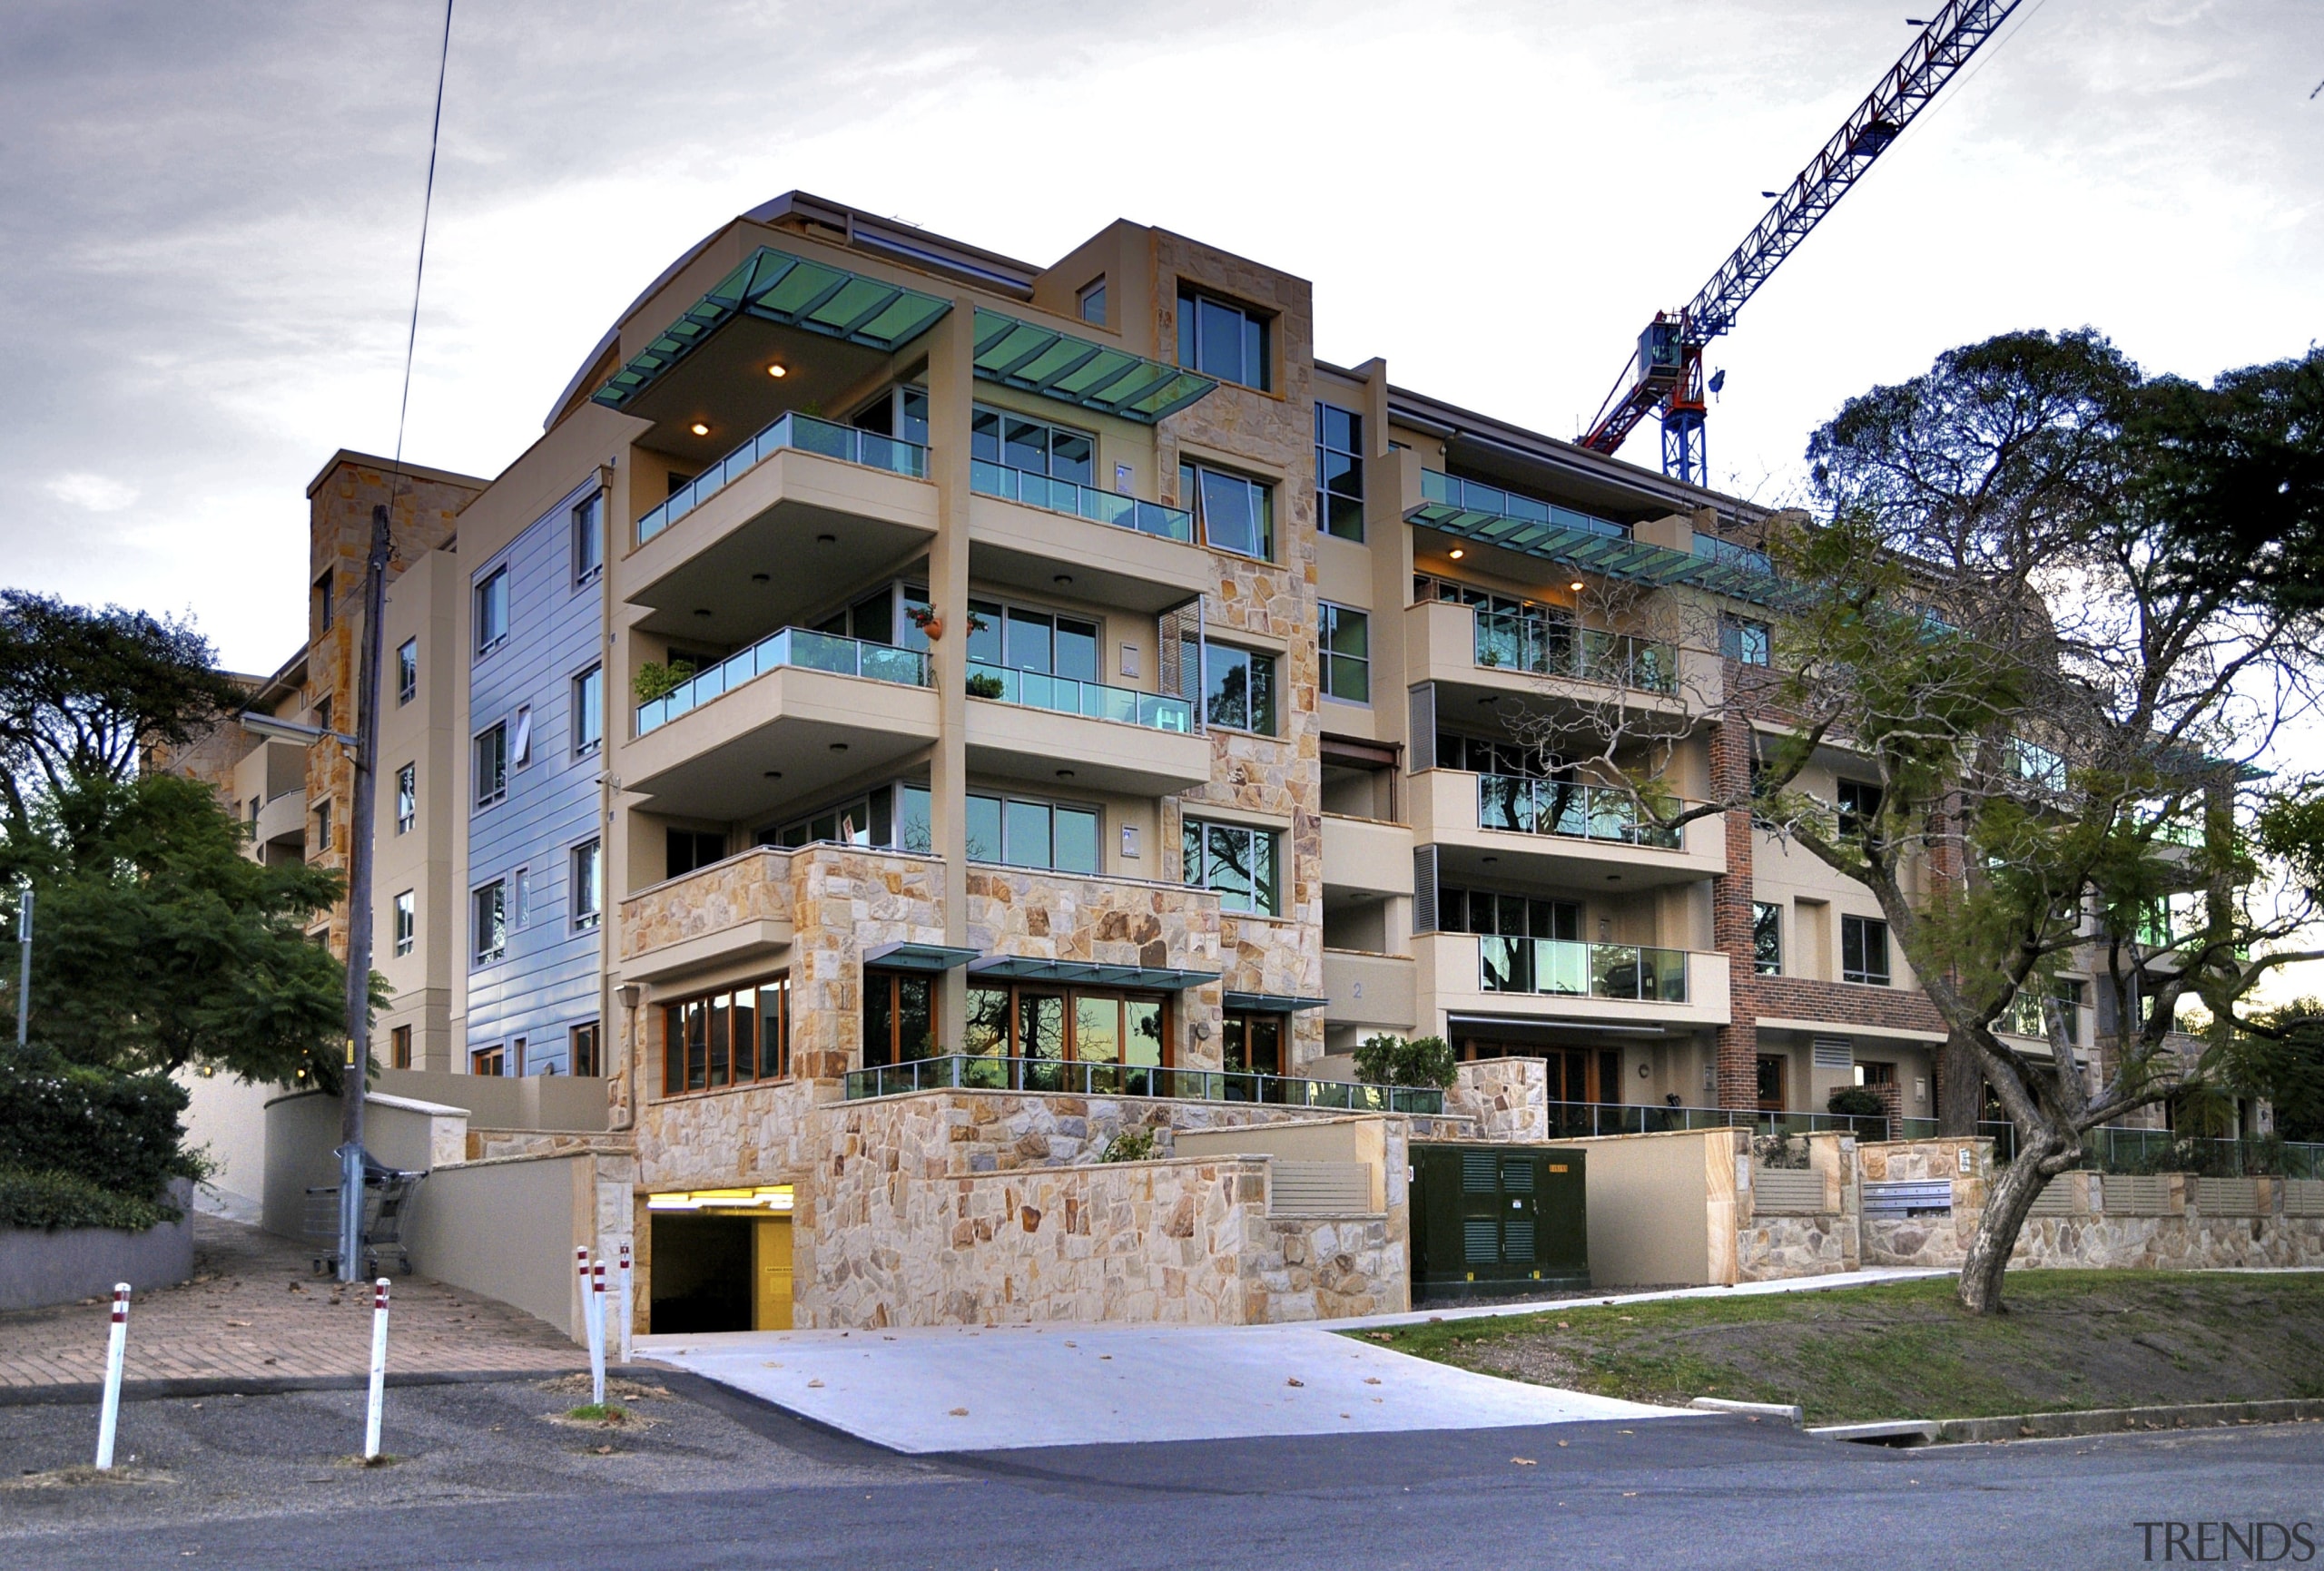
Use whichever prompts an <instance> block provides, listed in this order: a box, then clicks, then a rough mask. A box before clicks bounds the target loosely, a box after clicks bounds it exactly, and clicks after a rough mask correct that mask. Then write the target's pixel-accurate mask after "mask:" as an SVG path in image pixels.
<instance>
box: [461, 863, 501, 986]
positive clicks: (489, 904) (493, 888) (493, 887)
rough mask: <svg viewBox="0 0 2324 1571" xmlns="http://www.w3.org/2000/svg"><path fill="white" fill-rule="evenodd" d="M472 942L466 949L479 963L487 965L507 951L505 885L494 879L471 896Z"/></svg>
mask: <svg viewBox="0 0 2324 1571" xmlns="http://www.w3.org/2000/svg"><path fill="white" fill-rule="evenodd" d="M471 898H472V900H473V903H474V910H475V917H474V921H473V924H472V931H473V934H474V938H475V942H474V943H473V944H472V945H471V946H470V948H469V953H470V954H472V955H474V956H475V957H476V963H477V964H478V965H479V966H486V965H490V964H491V963H492V962H493V961H495V960H497V959H500V958H501V957H504V956H506V955H507V953H508V886H507V884H505V883H503V882H501V881H500V880H499V879H493V880H492V882H490V883H488V884H487V885H485V886H484V887H483V888H482V889H478V890H477V891H476V893H475V895H474V896H473V897H471Z"/></svg>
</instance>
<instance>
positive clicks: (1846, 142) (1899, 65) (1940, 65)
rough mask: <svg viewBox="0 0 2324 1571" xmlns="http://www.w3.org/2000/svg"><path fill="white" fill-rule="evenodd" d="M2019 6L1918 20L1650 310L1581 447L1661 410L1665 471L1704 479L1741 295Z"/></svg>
mask: <svg viewBox="0 0 2324 1571" xmlns="http://www.w3.org/2000/svg"><path fill="white" fill-rule="evenodd" d="M2018 5H2019V0H1949V3H1948V4H1947V5H1945V7H1944V9H1943V10H1941V11H1939V12H1938V13H1937V14H1936V15H1935V16H1934V17H1932V18H1930V19H1929V20H1928V21H1927V22H1926V23H1925V24H1923V25H1922V30H1921V33H1920V35H1919V36H1918V37H1916V38H1915V39H1914V40H1913V42H1912V44H1911V45H1910V46H1909V47H1907V48H1906V49H1905V53H1904V54H1903V55H1902V56H1901V57H1900V58H1899V59H1898V60H1897V62H1896V64H1895V65H1894V66H1892V67H1890V69H1889V71H1888V74H1886V76H1883V77H1882V78H1881V79H1880V84H1879V85H1878V86H1877V87H1875V88H1874V89H1873V90H1872V92H1871V93H1870V94H1869V95H1868V96H1867V97H1866V99H1865V101H1864V102H1863V103H1859V104H1857V105H1856V110H1855V112H1854V113H1851V114H1850V115H1849V116H1848V117H1847V119H1846V121H1845V122H1843V123H1841V126H1840V128H1839V130H1837V131H1836V132H1834V133H1832V138H1831V140H1830V141H1829V142H1826V143H1825V144H1824V146H1823V150H1822V151H1821V152H1817V155H1816V156H1815V157H1814V158H1813V159H1811V160H1809V161H1808V164H1807V168H1805V169H1803V170H1801V171H1800V172H1799V173H1798V175H1797V178H1795V179H1794V180H1793V181H1792V182H1791V184H1790V185H1789V186H1788V187H1787V188H1786V189H1785V191H1783V193H1782V194H1781V195H1779V196H1777V198H1776V204H1775V205H1774V206H1773V207H1771V208H1769V209H1768V212H1767V216H1766V217H1765V218H1762V219H1761V220H1760V221H1758V226H1757V227H1756V228H1754V229H1753V230H1752V231H1751V232H1750V233H1749V234H1748V235H1747V236H1745V237H1744V240H1743V243H1742V244H1741V245H1738V246H1737V247H1736V248H1735V250H1734V252H1733V253H1732V254H1731V255H1729V256H1728V259H1727V260H1725V261H1724V262H1721V263H1720V264H1719V267H1718V271H1716V272H1714V273H1712V274H1711V275H1710V281H1709V283H1706V284H1705V285H1703V287H1702V288H1701V289H1700V290H1698V291H1697V292H1696V295H1695V298H1694V299H1691V300H1689V301H1688V302H1687V304H1685V305H1684V306H1682V307H1680V308H1679V309H1678V310H1676V311H1657V312H1655V313H1654V319H1653V320H1652V321H1651V322H1649V323H1648V324H1647V326H1646V330H1645V331H1644V332H1642V333H1640V334H1639V338H1638V353H1637V355H1636V356H1635V357H1634V358H1632V360H1631V362H1630V366H1629V367H1628V368H1626V369H1625V370H1624V371H1623V373H1622V378H1621V379H1620V381H1618V382H1616V383H1615V384H1614V390H1613V391H1612V392H1610V393H1609V394H1607V395H1606V401H1605V403H1604V404H1603V405H1601V406H1600V407H1599V410H1598V415H1597V417H1596V418H1595V419H1594V420H1592V421H1591V422H1590V429H1589V430H1588V431H1587V432H1585V433H1583V435H1582V436H1581V438H1580V441H1581V446H1583V447H1588V448H1590V449H1591V450H1592V451H1593V452H1599V453H1607V454H1610V453H1612V452H1614V451H1615V450H1616V449H1617V448H1619V447H1621V445H1622V438H1624V437H1628V436H1629V435H1630V432H1631V430H1632V429H1633V428H1634V427H1636V426H1637V425H1638V423H1639V422H1640V420H1643V419H1644V418H1646V417H1647V415H1648V414H1649V413H1650V412H1653V411H1656V410H1658V409H1659V411H1660V413H1661V417H1662V472H1663V473H1664V474H1666V475H1671V476H1677V477H1678V478H1679V479H1681V480H1684V481H1686V482H1688V483H1689V484H1691V485H1696V486H1701V485H1706V484H1708V483H1709V478H1710V476H1709V470H1708V468H1707V467H1706V465H1707V462H1708V459H1707V455H1706V453H1705V449H1704V443H1703V415H1704V405H1703V394H1704V390H1705V389H1704V384H1703V350H1704V349H1705V348H1706V347H1707V346H1708V345H1709V342H1710V340H1711V339H1715V338H1717V337H1718V336H1719V335H1720V334H1721V333H1724V332H1726V331H1728V329H1731V328H1733V327H1734V326H1735V315H1736V313H1737V312H1738V311H1739V310H1741V309H1743V302H1744V301H1745V300H1748V299H1750V298H1751V296H1752V294H1753V293H1754V292H1755V291H1756V290H1758V287H1759V286H1760V285H1761V284H1763V283H1765V282H1767V281H1768V274H1770V273H1772V272H1774V271H1775V270H1776V269H1777V266H1779V265H1780V264H1781V263H1782V261H1783V259H1784V258H1786V257H1787V256H1789V255H1790V254H1791V253H1792V252H1793V251H1794V250H1797V249H1798V247H1799V242H1800V241H1804V240H1806V239H1807V236H1808V234H1809V233H1810V232H1811V231H1813V230H1814V229H1815V228H1816V226H1817V224H1818V223H1819V222H1821V221H1823V218H1824V215H1825V214H1826V213H1827V212H1830V211H1832V208H1833V205H1834V204H1835V203H1837V201H1839V200H1840V198H1841V197H1842V196H1844V195H1846V193H1847V190H1848V188H1849V187H1850V186H1852V185H1854V184H1855V183H1856V182H1857V181H1858V180H1860V179H1862V178H1863V176H1864V172H1865V171H1866V170H1867V169H1870V168H1871V167H1872V164H1873V161H1874V160H1875V159H1877V158H1878V157H1879V156H1880V155H1881V154H1882V153H1883V152H1886V151H1887V150H1888V148H1889V146H1890V145H1891V144H1892V143H1894V142H1896V138H1898V137H1899V136H1901V135H1903V134H1904V132H1905V127H1906V126H1907V125H1910V124H1911V123H1912V122H1913V117H1914V116H1915V115H1916V114H1918V113H1920V112H1921V111H1922V110H1923V109H1925V108H1926V107H1927V106H1928V103H1929V100H1931V99H1933V98H1935V96H1936V94H1937V92H1938V90H1939V89H1941V88H1942V87H1944V85H1945V83H1947V82H1949V81H1951V80H1952V79H1953V77H1954V76H1955V74H1957V73H1958V72H1959V71H1960V69H1961V67H1962V66H1964V65H1965V64H1968V60H1969V56H1971V55H1972V54H1975V53H1976V52H1977V48H1978V46H1979V45H1980V44H1984V42H1985V40H1987V39H1988V38H1991V37H1992V36H1993V35H1994V33H1995V32H1997V31H1998V30H1999V29H2000V27H2001V25H2002V24H2003V23H2004V21H2006V20H2008V18H2009V14H2010V13H2011V12H2013V11H2014V10H2016V9H2017V7H2018ZM1915 20H1917V19H1915ZM1711 390H1713V391H1716V390H1717V389H1716V388H1712V389H1711Z"/></svg>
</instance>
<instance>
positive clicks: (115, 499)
mask: <svg viewBox="0 0 2324 1571" xmlns="http://www.w3.org/2000/svg"><path fill="white" fill-rule="evenodd" d="M45 489H46V490H47V492H48V494H49V495H50V496H54V497H55V498H56V499H57V500H58V501H59V502H63V503H64V504H65V505H67V506H73V507H78V508H81V509H82V510H83V511H84V512H89V513H118V512H120V511H121V510H122V509H123V508H124V507H126V506H129V505H130V504H131V503H133V502H134V501H136V500H137V487H136V486H131V485H127V484H125V483H123V482H122V481H120V480H116V479H114V478H113V477H112V476H109V475H92V474H90V473H88V472H87V471H86V470H81V469H75V470H74V471H72V472H70V473H69V474H64V475H59V476H56V477H55V478H54V479H52V480H51V481H49V483H48V485H47V486H46V487H45Z"/></svg>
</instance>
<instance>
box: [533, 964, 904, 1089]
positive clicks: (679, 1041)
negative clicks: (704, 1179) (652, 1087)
mask: <svg viewBox="0 0 2324 1571" xmlns="http://www.w3.org/2000/svg"><path fill="white" fill-rule="evenodd" d="M865 983H866V985H867V987H868V986H869V985H871V983H872V977H869V976H867V977H865ZM587 1029H588V1030H589V1032H590V1034H591V1057H592V1059H593V1060H594V1058H595V1057H596V1023H595V1022H594V1021H593V1022H591V1023H590V1025H589V1026H588V1027H587ZM578 1062H579V1060H578V1059H577V1058H576V1065H577V1063H578ZM573 1072H574V1073H575V1074H576V1075H578V1074H580V1073H582V1071H581V1070H580V1069H579V1068H577V1067H576V1069H575V1070H574V1071H573ZM598 1072H599V1071H598V1068H597V1067H593V1068H592V1069H591V1070H590V1071H589V1073H591V1074H596V1073H598ZM790 1073H791V978H790V977H788V976H787V975H785V976H778V977H766V978H764V979H763V980H761V981H757V982H746V983H744V984H743V985H742V986H741V987H732V988H728V989H726V990H725V991H724V992H718V993H704V994H701V995H699V996H697V997H692V998H683V999H680V1000H678V1001H677V1002H676V1003H674V1004H665V1005H664V1006H662V1095H665V1096H676V1095H682V1094H683V1093H685V1092H688V1091H716V1090H718V1089H720V1088H722V1087H724V1086H728V1085H749V1084H750V1083H751V1082H753V1081H754V1080H780V1079H782V1078H783V1076H784V1075H788V1074H790Z"/></svg>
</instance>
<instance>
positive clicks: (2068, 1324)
mask: <svg viewBox="0 0 2324 1571" xmlns="http://www.w3.org/2000/svg"><path fill="white" fill-rule="evenodd" d="M1953 1287H1954V1284H1953V1282H1952V1281H1951V1280H1950V1279H1949V1278H1943V1277H1935V1278H1929V1279H1925V1280H1923V1281H1905V1282H1890V1283H1884V1284H1882V1285H1880V1286H1877V1287H1861V1288H1843V1289H1837V1290H1834V1291H1822V1292H1798V1293H1769V1294H1754V1295H1751V1296H1748V1297H1733V1298H1702V1299H1678V1300H1672V1301H1666V1302H1659V1303H1641V1304H1630V1305H1624V1306H1620V1307H1618V1308H1603V1307H1595V1306H1593V1307H1590V1308H1584V1307H1582V1306H1581V1305H1580V1304H1575V1305H1573V1306H1571V1307H1565V1306H1561V1307H1558V1308H1556V1309H1552V1310H1549V1311H1544V1312H1542V1313H1540V1314H1531V1315H1511V1316H1507V1317H1494V1318H1486V1319H1477V1320H1462V1321H1433V1322H1431V1323H1428V1324H1424V1325H1414V1326H1397V1327H1392V1328H1388V1329H1385V1330H1370V1331H1355V1332H1350V1333H1348V1334H1350V1335H1353V1336H1357V1337H1361V1338H1364V1339H1365V1340H1371V1341H1374V1342H1377V1343H1380V1344H1382V1345H1384V1346H1386V1347H1390V1348H1393V1349H1395V1350H1397V1351H1399V1352H1406V1353H1413V1354H1416V1355H1418V1356H1420V1357H1422V1358H1427V1359H1435V1360H1439V1361H1440V1362H1443V1363H1449V1364H1455V1365H1458V1366H1459V1367H1461V1368H1462V1369H1467V1370H1478V1371H1480V1372H1482V1373H1484V1374H1493V1375H1505V1376H1508V1377H1509V1378H1511V1379H1513V1380H1531V1381H1534V1382H1535V1383H1537V1384H1541V1385H1549V1386H1562V1387H1566V1388H1568V1389H1575V1390H1584V1391H1594V1392H1597V1393H1599V1394H1600V1395H1604V1396H1610V1397H1626V1398H1629V1399H1631V1400H1633V1401H1640V1402H1659V1403H1666V1404H1669V1405H1670V1406H1674V1407H1683V1406H1685V1405H1686V1403H1687V1402H1688V1401H1689V1400H1690V1399H1693V1398H1696V1397H1726V1398H1728V1399H1733V1400H1737V1401H1747V1402H1797V1403H1798V1404H1799V1405H1800V1406H1801V1407H1803V1408H1805V1409H1807V1421H1808V1422H1809V1423H1811V1424H1837V1423H1848V1422H1854V1421H1857V1420H1866V1419H1973V1418H1988V1417H1994V1416H1998V1415H2003V1414H2009V1413H2031V1412H2053V1411H2067V1410H2071V1409H2078V1408H2134V1407H2144V1406H2149V1405H2154V1404H2162V1403H2171V1402H2229V1401H2250V1400H2258V1399H2267V1398H2277V1397H2324V1273H2302V1274H2292V1275H2284V1276H2242V1275H2230V1274H2224V1273H2197V1272H2132V1271H2111V1272H2110V1271H2014V1272H2010V1273H2009V1278H2008V1282H2007V1286H2006V1288H2005V1290H2004V1291H2005V1292H2006V1296H2007V1299H2008V1302H2009V1306H2010V1312H2009V1313H2008V1314H2006V1315H2003V1316H1996V1317H1992V1318H1986V1319H1980V1318H1978V1317H1975V1316H1973V1315H1970V1314H1966V1313H1965V1312H1963V1311H1962V1310H1961V1308H1960V1306H1959V1304H1958V1303H1957V1302H1956V1301H1955V1299H1954V1296H1953Z"/></svg>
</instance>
